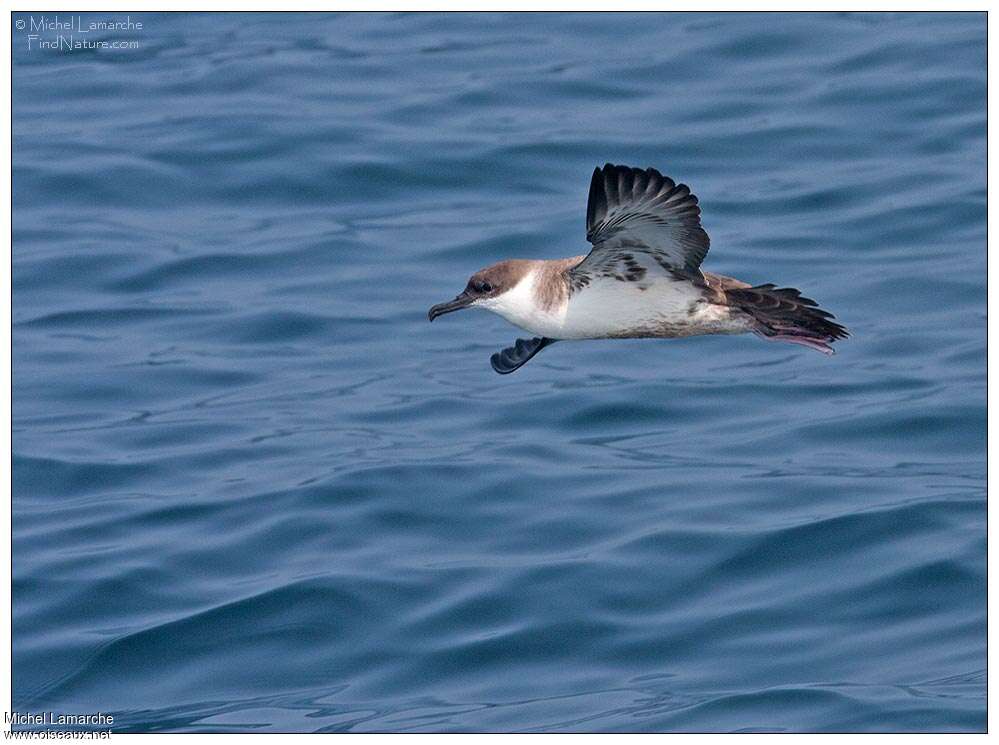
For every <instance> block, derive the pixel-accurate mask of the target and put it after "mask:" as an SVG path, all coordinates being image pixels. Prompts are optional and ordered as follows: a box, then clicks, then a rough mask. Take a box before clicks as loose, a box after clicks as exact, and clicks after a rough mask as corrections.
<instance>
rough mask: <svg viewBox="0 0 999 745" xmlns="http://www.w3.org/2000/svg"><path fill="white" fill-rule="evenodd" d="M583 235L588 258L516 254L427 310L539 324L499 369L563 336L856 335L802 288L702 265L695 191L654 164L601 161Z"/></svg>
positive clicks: (828, 339) (806, 338)
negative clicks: (469, 311) (474, 311)
mask: <svg viewBox="0 0 999 745" xmlns="http://www.w3.org/2000/svg"><path fill="white" fill-rule="evenodd" d="M586 240H587V241H589V242H590V243H591V244H593V248H592V249H591V250H590V252H589V253H588V254H587V255H585V256H574V257H572V258H568V259H550V260H534V259H508V260H506V261H501V262H499V263H498V264H493V265H492V266H489V267H486V268H485V269H482V270H480V271H478V272H476V273H475V274H473V275H472V277H471V279H469V280H468V284H467V285H466V286H465V289H464V290H463V291H462V293H461V294H460V295H458V297H456V298H455V299H454V300H451V301H450V302H447V303H441V304H439V305H435V306H434V307H432V308H431V309H430V313H429V318H430V320H431V321H433V320H434V319H435V318H437V317H438V316H441V315H444V314H445V313H451V312H453V311H456V310H461V309H462V308H470V307H477V308H485V309H486V310H490V311H492V312H493V313H496V314H498V315H500V316H502V317H503V318H505V319H506V320H507V321H509V322H510V323H512V324H514V325H515V326H519V327H520V328H522V329H524V330H525V331H527V332H528V333H530V334H533V335H534V338H532V339H517V341H516V343H515V344H514V346H512V347H508V348H507V349H504V350H503V351H502V352H497V353H496V354H494V355H493V356H492V357H491V359H490V362H491V363H492V366H493V369H494V370H496V372H498V373H500V374H502V375H505V374H507V373H512V372H513V371H514V370H517V369H518V368H520V367H522V366H523V365H524V364H525V363H526V362H527V361H528V360H530V359H531V358H532V357H533V356H534V355H536V354H537V353H538V352H540V351H541V350H542V349H544V348H545V347H547V346H548V345H550V344H553V343H555V342H556V341H561V340H563V339H634V338H660V339H672V338H677V337H682V336H697V335H700V334H743V333H747V332H753V333H755V334H757V335H758V336H761V337H763V338H764V339H769V340H772V341H787V342H791V343H793V344H801V345H803V346H806V347H809V348H810V349H815V350H818V351H820V352H823V353H824V354H832V352H833V350H832V347H831V346H829V345H830V344H831V343H832V342H834V341H836V340H837V339H843V338H845V337H847V336H849V334H848V332H847V330H846V329H845V328H844V327H843V326H841V325H839V324H838V323H835V322H834V321H833V320H832V319H833V316H832V314H830V313H827V312H826V311H824V310H821V309H819V308H818V307H817V304H816V302H815V301H814V300H810V299H809V298H807V297H802V295H801V293H800V292H799V291H798V290H795V289H792V288H789V287H777V286H776V285H773V284H762V285H755V286H754V285H750V284H749V283H747V282H742V281H740V280H738V279H733V278H731V277H725V276H722V275H720V274H712V273H710V272H703V271H701V268H700V267H701V262H702V261H703V260H704V257H705V255H706V254H707V253H708V246H709V243H710V242H709V239H708V234H707V233H706V232H704V228H702V227H701V208H700V207H698V206H697V197H695V196H694V195H693V194H691V193H690V189H689V188H688V187H687V186H685V185H684V184H677V183H676V182H674V181H673V179H671V178H669V177H668V176H663V175H662V174H661V173H660V172H659V171H657V170H656V169H654V168H647V169H645V170H644V171H643V170H642V169H640V168H629V167H627V166H615V165H612V164H610V163H608V164H607V165H605V166H604V167H603V168H597V169H595V170H594V171H593V180H592V181H591V182H590V197H589V202H588V204H587V206H586Z"/></svg>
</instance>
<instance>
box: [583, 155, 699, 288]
mask: <svg viewBox="0 0 999 745" xmlns="http://www.w3.org/2000/svg"><path fill="white" fill-rule="evenodd" d="M586 240H588V241H589V242H590V243H592V244H593V249H592V250H591V251H590V253H589V255H587V257H586V258H585V259H583V261H582V262H581V263H580V264H578V265H577V266H576V267H574V268H573V269H572V272H571V275H572V278H573V279H574V280H576V282H575V284H580V285H586V284H588V283H589V280H590V279H592V278H593V277H601V276H608V277H614V278H615V279H623V280H625V281H627V280H629V279H641V278H642V276H644V275H645V273H646V271H647V270H648V269H649V268H650V267H658V268H659V269H661V270H662V271H665V272H667V273H669V274H672V275H680V276H683V277H687V278H690V279H695V280H700V279H701V272H700V268H699V267H700V265H701V261H702V260H703V259H704V257H705V255H706V254H707V253H708V247H709V245H710V240H709V239H708V234H707V233H705V232H704V228H702V227H701V208H700V207H698V206H697V197H695V196H694V195H693V194H691V193H690V189H689V188H687V186H686V185H684V184H677V183H676V182H675V181H673V179H671V178H669V177H668V176H663V175H662V174H661V173H659V171H657V170H656V169H654V168H647V169H646V170H644V171H643V170H641V169H639V168H629V167H628V166H615V165H612V164H610V163H608V164H607V165H605V166H604V167H603V168H597V169H596V170H594V171H593V180H592V181H591V182H590V199H589V203H588V204H587V207H586ZM639 257H640V258H639ZM629 270H630V271H629ZM629 275H630V276H629Z"/></svg>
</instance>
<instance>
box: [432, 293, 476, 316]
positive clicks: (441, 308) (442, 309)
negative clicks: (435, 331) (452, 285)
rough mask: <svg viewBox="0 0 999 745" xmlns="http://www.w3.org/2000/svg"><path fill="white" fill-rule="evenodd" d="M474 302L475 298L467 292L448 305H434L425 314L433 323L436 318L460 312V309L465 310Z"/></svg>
mask: <svg viewBox="0 0 999 745" xmlns="http://www.w3.org/2000/svg"><path fill="white" fill-rule="evenodd" d="M474 302H475V298H474V297H472V296H471V295H469V294H468V293H467V292H463V293H461V294H460V295H459V296H458V297H456V298H455V299H454V300H452V301H450V302H448V303H440V304H439V305H435V306H434V307H433V308H431V309H430V312H429V313H427V318H429V319H430V320H431V321H433V320H434V319H435V318H437V316H442V315H444V314H445V313H454V312H455V311H456V310H461V309H462V308H467V307H468V306H469V305H471V304H472V303H474Z"/></svg>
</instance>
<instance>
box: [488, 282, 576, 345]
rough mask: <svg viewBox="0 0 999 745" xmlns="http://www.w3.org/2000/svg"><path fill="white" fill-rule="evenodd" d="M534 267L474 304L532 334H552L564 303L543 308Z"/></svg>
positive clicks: (555, 333)
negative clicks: (504, 287)
mask: <svg viewBox="0 0 999 745" xmlns="http://www.w3.org/2000/svg"><path fill="white" fill-rule="evenodd" d="M537 274H538V270H537V269H531V271H529V272H528V273H527V274H525V275H524V277H523V278H522V279H521V280H520V281H519V282H518V283H517V284H516V285H514V286H513V287H511V288H510V289H509V290H507V291H506V292H504V293H503V294H502V295H497V296H496V297H491V298H484V299H482V300H479V301H478V302H476V303H475V304H476V305H477V306H479V307H481V308H485V309H486V310H489V311H492V312H493V313H495V314H496V315H498V316H502V317H503V318H505V319H506V320H507V321H509V322H510V323H512V324H513V325H514V326H519V327H520V328H522V329H524V330H525V331H529V332H530V333H532V334H534V335H535V336H551V337H556V338H557V336H558V334H559V331H560V330H561V328H562V324H563V322H564V321H565V311H566V305H565V304H564V303H563V304H562V305H561V306H560V307H558V306H557V307H555V308H552V309H545V308H542V307H541V304H540V303H539V302H538V299H537V294H536V292H535V288H536V283H537Z"/></svg>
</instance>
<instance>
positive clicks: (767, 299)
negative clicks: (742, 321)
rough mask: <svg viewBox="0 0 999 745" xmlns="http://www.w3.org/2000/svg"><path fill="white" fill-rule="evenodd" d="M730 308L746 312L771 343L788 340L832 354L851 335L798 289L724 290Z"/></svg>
mask: <svg viewBox="0 0 999 745" xmlns="http://www.w3.org/2000/svg"><path fill="white" fill-rule="evenodd" d="M725 296H726V298H727V299H728V302H729V304H730V305H732V306H735V307H737V308H739V309H741V310H742V311H744V312H745V313H747V314H748V315H749V316H750V318H752V320H753V324H754V327H753V331H754V332H755V333H756V334H757V335H758V336H761V337H763V338H764V339H769V340H770V341H787V342H791V343H792V344H801V345H803V346H806V347H808V348H810V349H815V350H816V351H819V352H822V353H823V354H832V353H833V349H832V347H831V346H829V345H830V344H832V343H833V342H834V341H836V340H837V339H845V338H846V337H848V336H849V335H850V333H849V332H848V331H847V330H846V329H845V328H844V327H843V326H840V325H839V324H838V323H836V322H835V321H833V320H832V319H833V315H832V313H828V312H826V311H824V310H822V309H820V308H819V307H818V303H816V302H815V301H814V300H812V299H810V298H807V297H802V296H801V293H800V292H799V291H798V290H795V289H793V288H790V287H777V286H776V285H772V284H765V285H758V286H756V287H737V288H728V289H726V290H725Z"/></svg>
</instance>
